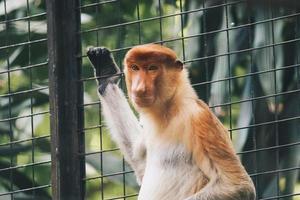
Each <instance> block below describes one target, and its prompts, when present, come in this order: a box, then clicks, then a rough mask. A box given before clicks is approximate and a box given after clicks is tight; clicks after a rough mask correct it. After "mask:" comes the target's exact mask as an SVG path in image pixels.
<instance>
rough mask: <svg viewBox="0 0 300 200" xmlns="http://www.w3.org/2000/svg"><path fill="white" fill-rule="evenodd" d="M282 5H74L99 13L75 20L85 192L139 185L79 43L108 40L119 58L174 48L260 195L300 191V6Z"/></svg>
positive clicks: (138, 1) (128, 195)
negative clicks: (147, 47) (149, 48)
mask: <svg viewBox="0 0 300 200" xmlns="http://www.w3.org/2000/svg"><path fill="white" fill-rule="evenodd" d="M252 3H253V4H252ZM275 3H278V4H275ZM281 3H282V2H280V1H278V2H277V1H276V2H270V1H260V2H259V4H255V3H254V1H252V2H251V1H250V4H249V2H247V1H244V0H241V1H237V0H236V1H230V0H220V1H205V0H204V1H182V0H177V1H160V0H154V1H145V0H135V1H127V2H124V1H118V0H107V1H83V0H82V1H81V6H80V8H79V9H80V11H81V13H82V14H87V15H89V16H92V17H93V18H94V19H96V20H95V22H94V23H91V24H89V23H87V24H84V23H83V21H84V20H86V18H82V27H81V32H80V34H81V37H82V47H83V48H82V55H83V56H82V61H83V72H84V73H83V75H82V79H81V81H82V82H83V84H84V88H85V89H84V91H85V99H84V105H83V108H84V113H85V119H86V120H85V125H84V132H85V140H86V141H85V146H86V147H85V148H86V153H85V154H84V155H82V156H84V157H85V159H86V164H87V168H86V178H84V180H83V181H84V182H85V183H86V199H136V195H137V194H136V193H137V191H138V187H137V185H136V183H135V182H134V177H133V173H132V170H131V169H130V168H129V167H128V166H127V165H126V164H125V163H124V160H123V159H122V156H121V155H120V152H119V149H118V148H117V147H116V146H115V144H114V143H113V142H112V141H111V140H110V136H109V133H108V130H107V128H106V126H105V119H103V118H102V116H101V107H100V102H99V100H98V97H97V95H96V92H95V91H96V84H95V79H94V78H93V72H92V69H91V67H90V64H89V62H88V60H87V57H86V47H88V46H89V45H92V46H107V47H109V48H110V49H111V50H112V51H113V53H114V56H115V58H116V60H117V63H118V64H119V65H120V66H121V65H122V59H123V57H124V54H125V53H126V51H127V50H128V49H130V48H131V47H133V46H135V45H138V44H144V43H152V42H154V43H163V44H165V45H166V46H168V47H171V48H173V49H175V50H176V51H177V53H178V55H180V57H181V59H182V60H183V61H184V63H185V64H186V66H187V67H189V69H190V76H191V81H192V83H193V86H194V88H195V89H196V91H197V92H198V94H199V97H200V98H202V99H204V100H205V101H206V102H208V103H209V104H210V107H211V108H212V110H213V111H214V112H215V113H216V114H217V115H218V117H219V118H221V120H222V121H223V123H224V124H225V125H226V126H227V128H228V129H229V131H230V135H231V138H232V140H233V142H234V144H235V146H236V149H237V151H238V154H239V155H240V156H241V159H242V161H243V163H244V165H245V167H246V168H247V170H248V172H249V173H250V175H251V177H252V178H253V181H254V183H255V185H256V188H257V192H258V198H259V199H279V198H280V199H299V195H300V190H299V186H297V184H296V183H298V184H299V179H298V178H297V176H298V174H299V158H296V157H297V156H296V155H297V154H299V148H300V136H299V135H300V134H299V131H298V130H299V128H300V121H299V119H300V104H299V102H300V68H299V56H298V54H299V53H300V52H299V51H300V49H299V47H300V46H299V40H300V38H299V35H300V33H299V20H300V18H299V15H300V10H299V7H297V5H298V4H297V2H295V1H291V2H290V3H288V2H284V4H281ZM273 4H275V5H276V6H272V5H273ZM121 77H122V78H123V76H122V75H121ZM121 86H122V87H123V88H124V81H123V82H121ZM97 114H98V115H97ZM95 116H97V117H95ZM291 177H294V178H291ZM293 179H294V180H293ZM294 182H295V183H294ZM279 188H280V189H279ZM295 188H296V189H295ZM297 188H298V189H297ZM294 189H295V190H294Z"/></svg>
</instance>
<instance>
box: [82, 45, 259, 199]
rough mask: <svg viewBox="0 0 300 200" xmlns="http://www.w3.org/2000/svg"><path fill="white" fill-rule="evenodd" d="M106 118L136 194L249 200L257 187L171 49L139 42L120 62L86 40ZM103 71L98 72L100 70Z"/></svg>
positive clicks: (143, 195) (147, 197)
mask: <svg viewBox="0 0 300 200" xmlns="http://www.w3.org/2000/svg"><path fill="white" fill-rule="evenodd" d="M87 54H88V57H89V58H90V60H91V62H92V64H93V65H94V68H95V75H96V77H97V82H98V84H99V89H98V92H99V97H100V100H101V104H102V109H103V113H104V117H105V119H106V123H107V125H108V127H109V128H110V130H111V134H112V137H113V139H114V140H115V141H116V143H117V144H118V146H119V147H120V149H121V151H122V153H123V154H124V157H125V159H126V161H127V162H128V163H129V164H130V166H131V167H132V168H133V170H134V172H135V175H136V177H137V181H138V183H139V184H140V185H141V188H140V192H139V196H138V199H139V200H254V199H255V188H254V186H253V183H252V181H251V179H250V177H249V176H248V174H247V173H246V171H245V169H244V168H243V166H242V165H241V163H240V161H239V159H238V157H237V156H236V154H235V152H234V149H233V147H232V144H231V141H230V138H229V135H228V131H227V130H226V128H225V127H224V126H223V125H222V124H221V122H220V121H219V120H218V119H217V117H215V116H214V114H213V113H212V112H211V111H210V109H209V108H208V106H207V105H206V104H205V103H204V102H202V101H201V100H199V99H198V97H197V95H196V93H195V91H194V89H193V88H192V86H191V84H190V82H189V79H188V73H187V70H186V69H185V68H184V66H183V63H182V62H181V61H180V60H178V59H177V57H176V54H175V52H174V51H172V50H171V49H169V48H167V47H164V46H161V45H156V44H147V45H140V46H136V47H134V48H132V49H131V50H129V51H128V52H127V54H126V56H125V59H124V73H125V80H126V86H127V91H128V96H129V99H130V101H131V103H132V104H133V106H134V108H135V109H136V110H137V111H138V113H139V118H140V120H138V119H137V118H136V116H135V115H134V113H133V111H132V110H131V108H130V106H129V104H128V102H127V100H126V98H125V96H124V94H123V92H122V91H121V89H120V88H119V87H118V85H117V83H116V82H117V79H118V78H117V76H115V75H116V74H118V73H119V72H120V69H119V68H118V66H117V65H116V64H115V62H114V59H113V56H112V54H111V53H110V51H109V50H108V49H106V48H90V49H89V51H88V53H87ZM100 75H101V77H100Z"/></svg>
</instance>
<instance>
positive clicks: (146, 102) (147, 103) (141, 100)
mask: <svg viewBox="0 0 300 200" xmlns="http://www.w3.org/2000/svg"><path fill="white" fill-rule="evenodd" d="M132 100H133V102H134V104H135V105H136V106H138V107H140V108H147V107H151V106H152V105H153V104H154V100H155V99H154V97H152V96H149V97H136V96H132Z"/></svg>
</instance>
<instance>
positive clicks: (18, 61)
mask: <svg viewBox="0 0 300 200" xmlns="http://www.w3.org/2000/svg"><path fill="white" fill-rule="evenodd" d="M44 7H45V2H44V1H32V0H20V1H11V0H9V1H8V0H1V1H0V154H1V158H0V199H20V198H31V199H50V196H51V192H50V187H51V186H50V164H51V163H50V162H51V161H50V154H49V152H50V130H49V106H48V68H47V56H46V55H47V38H46V13H45V12H44V11H43V8H44ZM45 174H48V176H45Z"/></svg>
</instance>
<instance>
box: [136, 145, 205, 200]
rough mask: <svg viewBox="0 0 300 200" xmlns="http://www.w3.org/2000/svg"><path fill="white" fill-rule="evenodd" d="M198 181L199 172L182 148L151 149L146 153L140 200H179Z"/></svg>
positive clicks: (158, 146)
mask: <svg viewBox="0 0 300 200" xmlns="http://www.w3.org/2000/svg"><path fill="white" fill-rule="evenodd" d="M201 179H203V174H202V172H201V171H200V170H199V168H198V167H196V166H195V165H193V161H192V158H191V155H190V154H189V153H188V152H187V151H186V150H185V148H184V147H183V146H181V145H178V146H172V145H171V146H170V145H158V144H156V145H152V146H151V147H149V149H147V161H146V169H145V174H144V177H143V181H142V186H141V190H140V195H139V200H152V199H153V200H157V199H160V200H169V199H174V200H176V199H178V200H179V199H180V200H182V199H184V198H186V197H188V196H189V195H191V194H192V193H193V191H192V188H194V187H195V185H197V184H198V182H199V181H201ZM150 197H151V198H150Z"/></svg>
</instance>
